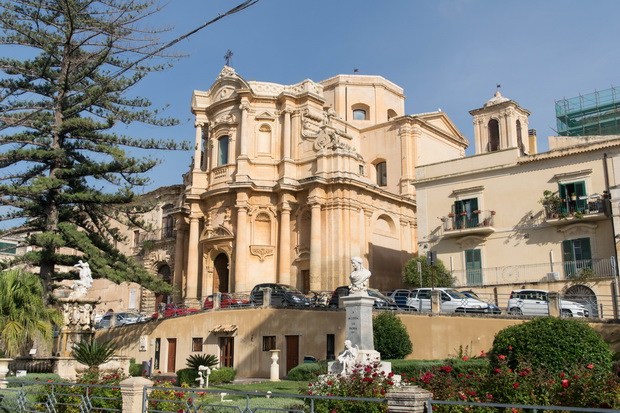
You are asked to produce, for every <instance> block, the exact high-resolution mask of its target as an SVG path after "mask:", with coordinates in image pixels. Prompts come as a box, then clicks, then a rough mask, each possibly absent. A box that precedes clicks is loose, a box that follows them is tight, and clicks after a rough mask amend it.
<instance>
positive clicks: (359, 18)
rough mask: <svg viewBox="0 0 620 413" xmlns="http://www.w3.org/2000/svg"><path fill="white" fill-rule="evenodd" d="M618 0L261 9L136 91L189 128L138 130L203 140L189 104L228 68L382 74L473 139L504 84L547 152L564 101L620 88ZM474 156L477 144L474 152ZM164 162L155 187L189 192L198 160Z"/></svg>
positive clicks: (291, 3) (261, 74)
mask: <svg viewBox="0 0 620 413" xmlns="http://www.w3.org/2000/svg"><path fill="white" fill-rule="evenodd" d="M240 2H241V0H209V1H205V0H170V1H169V3H168V4H167V6H166V7H165V9H164V12H162V13H160V14H159V15H157V17H156V18H155V19H154V20H153V24H154V25H157V26H161V25H165V26H174V27H175V29H174V30H173V31H172V32H170V33H168V34H167V35H166V37H168V36H170V37H169V38H172V36H175V35H180V34H183V33H185V32H187V31H189V30H192V29H194V28H195V27H197V26H199V25H200V24H201V23H203V22H205V21H207V20H210V19H212V18H213V17H215V16H217V14H219V13H223V12H225V11H227V10H228V9H230V8H232V7H233V6H235V5H237V4H239V3H240ZM619 14H620V1H617V0H599V1H587V2H586V1H575V0H545V1H540V0H519V1H499V0H494V1H491V0H434V1H422V0H383V1H361V0H357V1H353V0H304V1H302V0H261V1H259V2H258V3H257V4H256V5H254V6H252V7H250V8H249V9H247V10H245V11H243V12H241V13H239V14H236V15H233V16H230V17H227V18H225V19H223V20H221V21H219V22H218V23H215V24H214V25H212V26H209V27H208V28H206V29H204V30H202V31H201V32H199V33H198V34H195V35H193V36H192V37H190V38H189V39H187V40H184V41H183V42H181V43H179V44H178V45H177V46H175V50H176V51H177V52H179V53H183V54H186V55H188V56H187V57H186V58H183V59H180V60H179V61H178V62H176V63H175V65H174V66H173V67H172V68H171V69H169V70H167V71H165V72H162V73H156V74H153V75H150V76H149V77H147V78H146V79H145V80H144V81H143V82H142V83H141V85H140V86H139V87H138V88H136V93H137V94H140V95H143V96H146V97H149V98H150V99H151V100H152V101H153V103H154V105H155V107H161V106H163V105H166V104H168V105H170V106H169V108H168V110H167V113H168V115H170V116H174V117H176V118H178V119H180V120H181V124H180V125H179V126H176V127H172V128H155V127H148V126H144V127H142V126H140V127H137V128H135V127H132V128H130V130H131V131H132V133H135V134H136V135H138V136H140V137H167V138H172V139H174V140H179V141H180V140H190V141H192V140H193V139H194V127H193V119H192V116H191V113H190V100H191V96H192V91H193V90H208V89H209V87H210V86H211V84H212V83H213V81H214V80H215V78H216V77H217V75H218V73H219V72H220V70H221V69H222V66H223V65H224V57H223V56H224V54H225V53H226V51H227V50H228V49H231V50H232V51H233V53H234V55H233V57H232V66H233V67H234V68H235V70H236V71H237V73H239V74H240V75H241V76H242V77H243V78H245V79H246V80H257V81H265V82H274V83H281V84H294V83H297V82H300V81H302V80H304V79H312V80H314V81H320V80H323V79H326V78H329V77H331V76H334V75H337V74H351V73H353V70H354V68H357V69H358V70H359V72H358V73H359V74H368V75H381V76H383V77H385V78H387V79H389V80H391V81H392V82H394V83H396V84H398V85H399V86H401V87H403V88H404V90H405V94H406V96H407V101H406V112H407V113H408V114H414V113H421V112H428V111H434V110H437V109H438V108H441V110H443V111H444V112H446V113H447V114H448V116H449V117H450V118H451V119H452V121H453V122H454V123H455V124H456V126H457V127H458V128H459V129H460V131H461V132H462V133H463V134H464V135H465V136H466V137H467V138H468V140H470V142H471V141H472V138H473V127H472V121H471V116H470V115H469V113H468V112H469V111H470V110H472V109H476V108H479V107H481V106H482V105H483V104H484V103H485V102H486V101H487V100H489V99H490V98H491V97H492V96H493V93H495V90H496V84H501V92H502V94H503V95H504V96H506V97H508V98H510V99H513V100H515V101H517V102H518V103H519V104H520V105H521V106H522V107H524V108H526V109H528V110H530V111H531V112H532V115H531V116H530V123H529V126H530V128H534V129H537V131H538V145H539V151H544V150H546V149H547V143H546V142H547V136H549V135H553V134H554V131H553V128H555V118H554V116H555V109H554V104H555V101H556V100H559V99H562V98H564V97H574V96H578V95H579V94H587V93H590V92H593V91H594V90H602V89H606V88H609V87H611V86H618V85H620V72H619V68H620V48H619V47H618V46H617V41H618V39H620V25H618V23H617V19H618V15H619ZM471 153H473V144H472V146H471V147H470V149H469V150H468V154H471ZM154 156H156V157H159V158H162V159H164V163H163V164H162V165H160V166H158V167H157V168H156V169H155V170H153V171H152V172H151V174H150V177H151V178H152V180H153V182H152V185H151V186H150V187H149V188H148V189H154V188H156V187H158V186H163V185H172V184H177V183H181V174H183V173H184V172H186V171H187V169H188V165H189V163H190V162H191V157H192V153H189V152H178V153H157V154H154Z"/></svg>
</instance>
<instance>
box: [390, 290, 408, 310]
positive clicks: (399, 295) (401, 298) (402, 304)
mask: <svg viewBox="0 0 620 413" xmlns="http://www.w3.org/2000/svg"><path fill="white" fill-rule="evenodd" d="M410 292H411V290H404V289H398V290H392V291H390V292H389V293H387V294H386V295H387V296H388V297H390V298H391V299H393V300H394V301H396V305H397V306H398V308H399V309H401V310H409V306H408V305H407V298H409V293H410Z"/></svg>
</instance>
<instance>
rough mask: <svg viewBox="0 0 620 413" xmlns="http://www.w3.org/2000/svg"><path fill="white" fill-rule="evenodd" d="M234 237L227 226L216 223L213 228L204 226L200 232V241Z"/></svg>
mask: <svg viewBox="0 0 620 413" xmlns="http://www.w3.org/2000/svg"><path fill="white" fill-rule="evenodd" d="M223 238H234V234H233V233H232V231H231V230H230V229H228V228H226V227H225V226H223V225H218V226H217V227H215V228H205V229H204V230H203V231H202V234H200V240H201V241H209V240H212V239H223Z"/></svg>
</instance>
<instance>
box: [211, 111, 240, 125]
mask: <svg viewBox="0 0 620 413" xmlns="http://www.w3.org/2000/svg"><path fill="white" fill-rule="evenodd" d="M236 123H237V119H235V116H234V115H233V114H231V113H229V114H227V115H221V116H218V117H217V118H215V120H214V121H213V126H217V125H222V124H224V125H234V124H236Z"/></svg>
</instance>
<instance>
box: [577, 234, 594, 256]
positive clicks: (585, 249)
mask: <svg viewBox="0 0 620 413" xmlns="http://www.w3.org/2000/svg"><path fill="white" fill-rule="evenodd" d="M575 241H576V242H577V241H578V242H579V245H580V247H581V257H580V258H579V259H581V260H591V259H592V249H591V248H590V238H579V239H577V240H575Z"/></svg>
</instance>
